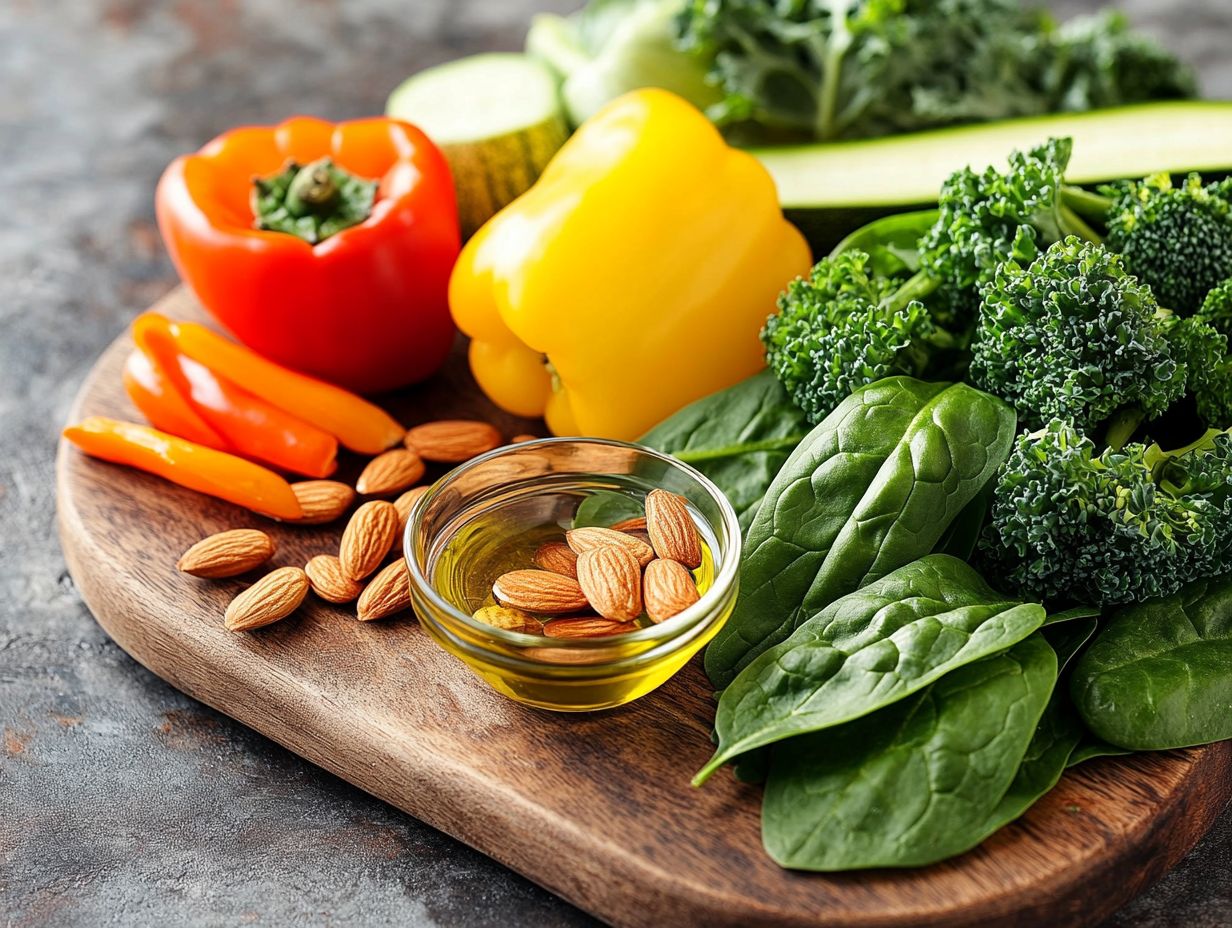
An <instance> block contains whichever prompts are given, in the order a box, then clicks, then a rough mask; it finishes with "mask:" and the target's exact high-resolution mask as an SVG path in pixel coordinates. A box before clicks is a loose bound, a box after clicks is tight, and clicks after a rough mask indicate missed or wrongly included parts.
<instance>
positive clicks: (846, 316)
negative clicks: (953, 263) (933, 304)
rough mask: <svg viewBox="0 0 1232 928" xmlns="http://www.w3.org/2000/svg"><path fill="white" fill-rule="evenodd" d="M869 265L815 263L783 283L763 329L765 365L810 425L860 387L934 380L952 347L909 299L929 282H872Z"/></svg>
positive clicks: (849, 260) (851, 255) (860, 259)
mask: <svg viewBox="0 0 1232 928" xmlns="http://www.w3.org/2000/svg"><path fill="white" fill-rule="evenodd" d="M869 261H870V259H869V256H868V254H867V253H865V252H863V251H855V250H853V251H845V252H843V253H841V254H837V255H834V256H832V257H830V258H825V259H823V260H822V261H819V262H818V263H817V265H816V266H815V267H814V268H813V270H812V272H811V273H810V275H809V276H808V277H807V278H797V279H796V280H794V281H792V282H791V283H790V284H789V285H788V287H787V290H786V291H784V292H783V293H782V294H781V295H780V296H779V301H778V307H779V311H778V313H777V314H775V315H772V316H770V318H769V319H767V320H766V325H765V328H763V329H762V332H761V339H762V343H763V344H764V345H765V346H766V362H767V363H768V364H769V366H770V368H771V370H773V371H774V374H775V376H776V377H777V378H778V379H779V382H780V383H782V384H783V386H784V388H786V390H787V392H788V394H789V395H790V396H791V398H792V400H793V402H795V404H796V405H797V406H799V407H800V408H801V409H802V410H804V413H805V415H807V416H808V418H809V419H810V420H811V421H813V422H820V421H821V420H822V419H824V418H825V417H826V416H827V415H829V413H830V411H831V410H832V409H834V407H835V406H837V405H838V404H839V403H840V402H842V400H844V399H845V398H846V397H847V396H848V395H849V394H850V393H851V392H852V391H853V390H855V389H856V388H857V387H860V386H863V385H864V384H868V383H872V382H873V381H875V380H880V379H881V378H883V377H888V376H890V375H892V374H908V375H910V376H913V377H925V376H930V375H933V374H935V373H936V371H937V369H938V367H939V365H940V364H941V363H942V361H943V359H944V358H945V357H948V355H949V353H950V352H951V351H952V350H953V349H955V348H956V347H958V339H956V338H955V336H954V335H953V334H952V333H950V332H948V331H946V330H945V329H943V328H941V327H939V326H938V325H937V324H936V323H935V322H934V320H933V318H932V316H931V315H930V314H929V311H928V310H927V309H926V308H925V306H924V304H923V303H921V302H920V301H919V300H918V299H916V297H917V296H926V295H927V293H928V291H929V290H930V289H931V287H932V285H931V283H929V282H928V281H927V280H925V279H924V278H922V277H918V276H917V277H913V278H911V279H910V280H909V281H907V282H906V283H902V282H901V281H898V280H895V279H892V278H885V277H878V276H876V275H874V274H872V273H871V272H870V266H869Z"/></svg>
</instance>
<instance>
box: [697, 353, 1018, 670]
mask: <svg viewBox="0 0 1232 928" xmlns="http://www.w3.org/2000/svg"><path fill="white" fill-rule="evenodd" d="M1014 424H1015V417H1014V412H1013V410H1012V409H1010V407H1009V406H1007V405H1006V404H1005V403H1003V402H1001V400H999V399H996V398H995V397H992V396H989V395H988V394H987V393H982V392H981V391H979V390H976V389H975V388H973V387H969V386H967V385H966V384H952V385H951V384H946V383H924V382H922V381H919V380H914V379H912V378H910V377H889V378H886V379H885V380H880V381H877V382H876V383H872V384H869V385H868V386H866V387H862V388H861V389H859V390H857V391H856V392H855V393H853V394H852V395H851V396H849V397H848V398H847V399H846V400H844V401H843V402H842V403H841V404H839V406H838V408H837V409H835V410H834V412H832V413H831V414H830V415H829V416H827V417H826V418H825V420H824V421H823V422H822V423H821V424H820V425H818V426H817V427H816V428H815V429H813V431H812V432H810V433H809V435H808V436H807V437H806V438H805V439H804V440H803V441H802V442H801V443H800V446H799V447H798V448H796V450H795V451H794V452H793V453H792V455H791V457H790V458H788V459H787V462H786V463H785V464H784V465H783V468H782V470H780V471H779V474H778V476H777V477H776V478H775V479H774V482H773V483H772V484H770V488H769V490H767V492H766V499H765V503H764V504H763V505H762V506H761V507H760V508H759V509H758V510H757V514H756V516H755V518H754V519H753V523H752V525H751V526H750V527H749V530H748V533H747V536H746V539H745V546H744V555H743V557H742V560H741V565H740V585H741V592H740V598H739V599H738V600H737V602H736V608H735V611H734V612H733V614H732V617H731V619H729V620H728V622H727V625H726V626H724V627H723V629H722V630H721V631H720V632H719V633H718V635H716V636H715V639H714V641H713V642H712V643H711V645H710V647H709V648H708V649H707V651H706V659H705V664H706V672H707V673H708V674H709V675H710V679H711V681H712V682H713V683H714V684H715V686H717V687H718V688H720V689H722V688H723V687H725V686H727V685H728V684H730V683H731V682H732V680H733V679H735V677H736V674H737V673H739V672H740V670H741V669H743V668H744V667H745V666H747V665H748V664H749V662H750V661H752V660H753V659H754V658H755V657H757V655H758V654H760V653H762V652H763V651H765V650H766V649H767V648H769V647H771V646H773V645H775V644H778V643H779V642H780V641H783V640H784V639H785V638H787V636H788V635H790V634H791V633H792V631H793V630H794V629H795V628H796V627H797V626H799V625H800V623H801V622H803V621H804V620H805V619H807V618H808V617H809V616H812V615H815V614H816V613H817V612H819V611H821V610H822V609H823V608H825V607H826V606H827V605H829V604H830V603H832V602H833V601H834V600H836V599H838V598H839V597H840V596H845V595H846V594H848V593H850V592H852V591H853V590H857V589H859V588H860V587H862V586H864V585H865V584H867V583H869V582H871V581H873V580H876V579H877V578H878V577H884V576H885V575H886V574H888V573H889V572H890V571H892V570H895V569H896V568H898V567H902V566H903V565H904V564H909V563H910V562H911V561H914V560H915V559H916V558H918V557H922V556H923V555H925V554H927V553H928V552H929V551H931V550H932V549H933V547H934V546H935V545H936V544H937V542H938V540H940V538H941V536H942V535H943V534H944V533H945V530H946V528H947V527H948V526H949V524H950V522H951V521H953V519H954V517H955V516H956V515H958V513H959V512H960V511H961V510H962V509H963V507H964V506H966V505H967V503H969V502H970V501H971V500H972V499H973V498H974V497H975V495H976V494H977V493H979V491H980V490H981V489H982V488H983V487H984V485H985V484H986V483H987V482H988V480H989V478H990V477H992V475H993V473H994V472H995V471H996V470H997V468H998V467H1000V465H1001V464H1002V463H1003V462H1004V461H1005V459H1006V457H1007V455H1008V454H1009V450H1010V445H1011V443H1012V441H1013V437H1014Z"/></svg>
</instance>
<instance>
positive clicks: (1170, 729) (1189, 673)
mask: <svg viewBox="0 0 1232 928" xmlns="http://www.w3.org/2000/svg"><path fill="white" fill-rule="evenodd" d="M1071 692H1072V693H1073V697H1074V703H1075V705H1076V706H1077V707H1078V711H1079V713H1080V714H1081V715H1082V719H1083V721H1084V722H1086V724H1087V727H1088V728H1089V729H1090V730H1091V731H1092V732H1093V733H1094V735H1095V736H1096V738H1099V739H1102V740H1104V741H1106V742H1108V743H1109V744H1111V745H1114V746H1116V747H1121V748H1129V749H1131V750H1136V751H1155V750H1165V749H1169V748H1181V747H1188V746H1190V745H1195V744H1206V743H1208V742H1211V741H1222V740H1223V739H1225V738H1232V576H1227V577H1223V578H1220V579H1217V580H1199V581H1197V582H1195V583H1191V584H1190V585H1189V586H1187V587H1185V588H1184V589H1183V590H1181V591H1180V592H1179V593H1176V594H1174V595H1172V596H1168V597H1165V598H1164V599H1160V600H1156V601H1154V602H1149V603H1142V604H1140V605H1135V606H1125V607H1122V608H1119V609H1116V610H1114V611H1112V612H1111V613H1110V614H1109V616H1108V622H1107V625H1106V626H1105V628H1104V629H1103V631H1101V632H1100V634H1099V637H1097V638H1096V639H1095V641H1094V643H1093V644H1092V645H1091V647H1090V648H1089V649H1088V650H1087V652H1086V653H1085V654H1083V656H1082V658H1081V659H1080V660H1079V661H1078V664H1077V666H1076V667H1075V668H1074V676H1073V679H1072V681H1071Z"/></svg>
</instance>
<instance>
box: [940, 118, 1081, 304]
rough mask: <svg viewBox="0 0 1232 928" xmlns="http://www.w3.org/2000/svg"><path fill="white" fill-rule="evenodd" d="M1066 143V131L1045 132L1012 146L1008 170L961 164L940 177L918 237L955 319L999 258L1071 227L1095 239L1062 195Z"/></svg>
mask: <svg viewBox="0 0 1232 928" xmlns="http://www.w3.org/2000/svg"><path fill="white" fill-rule="evenodd" d="M1072 150H1073V141H1072V139H1068V138H1064V139H1049V140H1048V142H1046V143H1045V144H1043V145H1040V146H1039V147H1037V148H1033V149H1031V150H1030V151H1028V152H1025V153H1024V152H1019V151H1015V152H1014V153H1012V154H1011V155H1010V166H1009V170H1008V171H1007V172H1006V173H1001V172H999V171H997V170H996V169H995V168H991V167H990V168H986V169H985V170H984V171H982V172H979V173H977V172H975V171H973V170H971V169H970V168H963V169H962V170H960V171H956V172H955V173H953V174H951V175H950V177H949V178H948V179H947V180H946V182H945V183H944V184H943V185H942V187H941V193H940V196H939V201H938V216H937V221H936V223H934V225H933V227H932V228H931V229H930V230H929V231H928V232H927V233H926V234H925V235H924V237H923V238H922V239H921V240H920V267H921V268H922V269H923V270H924V271H926V272H927V273H928V274H929V275H930V276H931V277H933V278H934V279H935V280H937V281H938V283H939V285H940V290H939V295H941V296H944V297H945V298H946V300H947V302H948V305H949V310H950V315H951V316H952V317H953V321H954V322H955V323H956V324H959V323H962V322H964V321H966V320H968V319H970V318H971V317H972V316H974V314H975V311H976V308H977V307H978V305H979V289H980V287H982V286H983V285H985V284H987V283H988V282H989V281H991V280H992V277H993V273H994V272H995V271H996V268H997V265H998V264H1000V263H1001V262H1002V261H1005V260H1006V259H1008V258H1013V259H1016V260H1018V261H1030V260H1031V259H1033V258H1034V257H1035V255H1036V254H1037V253H1038V248H1039V247H1043V246H1047V245H1050V244H1052V243H1053V242H1056V241H1059V240H1060V239H1062V238H1064V237H1065V236H1067V235H1070V234H1074V235H1078V236H1080V237H1081V238H1085V239H1088V240H1091V241H1098V240H1099V236H1098V235H1097V234H1096V233H1095V232H1094V231H1092V230H1091V229H1090V228H1089V227H1088V226H1087V224H1086V223H1085V222H1084V221H1083V220H1082V219H1081V218H1080V217H1079V216H1078V215H1077V214H1076V213H1075V212H1074V211H1073V210H1072V209H1070V207H1069V206H1068V205H1067V204H1066V203H1065V202H1064V191H1065V189H1066V188H1065V187H1064V184H1063V182H1062V178H1063V176H1064V174H1065V168H1066V165H1068V164H1069V158H1070V153H1071V151H1072Z"/></svg>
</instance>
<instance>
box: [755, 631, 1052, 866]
mask: <svg viewBox="0 0 1232 928" xmlns="http://www.w3.org/2000/svg"><path fill="white" fill-rule="evenodd" d="M1056 678H1057V659H1056V656H1055V655H1054V653H1053V651H1052V648H1050V647H1049V646H1048V643H1047V642H1046V641H1045V640H1044V639H1043V637H1042V636H1040V635H1032V636H1031V637H1029V638H1027V639H1026V640H1024V641H1022V642H1020V643H1019V644H1017V645H1015V646H1014V647H1013V648H1011V649H1010V650H1009V651H1006V652H1005V653H1003V654H1000V655H997V656H994V657H989V658H986V659H984V660H981V661H977V662H976V663H973V664H968V665H967V666H965V667H961V668H959V669H958V670H955V671H954V672H953V673H950V674H947V675H946V676H945V677H942V678H941V680H939V681H938V682H936V683H934V684H933V685H932V686H930V687H928V688H927V689H925V690H922V691H921V692H919V693H917V694H916V695H914V696H912V697H911V698H909V699H905V700H903V701H901V702H899V703H896V704H895V705H893V706H891V707H889V708H887V709H883V710H882V711H880V712H878V713H876V714H874V715H870V716H868V717H866V718H863V719H859V720H857V721H854V722H850V723H848V724H846V725H843V726H840V727H838V728H835V729H832V730H829V731H825V732H817V733H815V734H811V735H806V736H804V737H800V738H793V739H791V740H790V741H786V742H784V743H783V744H780V745H777V746H776V747H775V748H774V750H773V754H772V757H771V763H770V774H769V777H768V779H767V781H766V793H765V800H764V803H763V807H762V840H763V841H764V843H765V845H766V850H767V851H768V852H769V854H770V856H771V857H773V858H774V859H775V860H776V861H777V862H778V863H779V864H781V865H782V866H784V867H792V868H796V869H802V870H822V871H832V870H852V869H856V868H862V867H909V866H923V865H925V864H930V863H933V862H935V861H938V860H942V859H944V858H946V857H951V856H953V855H954V854H959V853H961V852H963V851H965V850H967V849H969V848H971V847H974V846H975V845H976V844H978V843H979V842H980V841H982V840H983V839H984V838H985V837H987V835H988V833H989V827H990V823H992V822H993V821H995V818H996V812H997V810H998V807H999V806H1000V804H1001V803H1002V801H1003V798H1004V797H1005V796H1006V794H1007V790H1009V788H1010V786H1011V783H1012V782H1013V780H1014V778H1015V775H1016V773H1017V772H1018V770H1019V769H1020V765H1021V762H1022V760H1023V757H1024V756H1025V754H1026V751H1027V747H1028V745H1029V743H1030V742H1031V740H1032V736H1033V733H1034V732H1035V730H1036V726H1037V724H1038V722H1039V720H1040V716H1041V714H1042V713H1043V711H1044V708H1045V705H1046V703H1047V702H1048V699H1049V695H1050V693H1051V692H1052V690H1053V687H1054V684H1055V683H1056Z"/></svg>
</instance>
